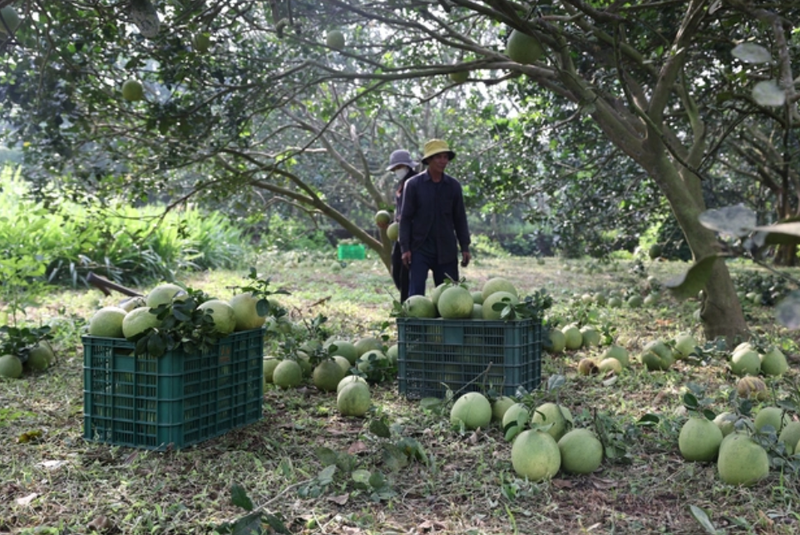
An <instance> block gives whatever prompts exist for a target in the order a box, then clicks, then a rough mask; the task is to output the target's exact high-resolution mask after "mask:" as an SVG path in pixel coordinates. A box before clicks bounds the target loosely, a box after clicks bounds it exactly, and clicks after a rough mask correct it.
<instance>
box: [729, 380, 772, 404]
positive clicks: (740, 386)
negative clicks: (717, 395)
mask: <svg viewBox="0 0 800 535" xmlns="http://www.w3.org/2000/svg"><path fill="white" fill-rule="evenodd" d="M736 393H737V394H739V397H740V398H744V399H750V398H753V399H756V400H758V401H765V400H766V399H768V398H769V390H767V384H766V383H765V382H764V381H762V380H761V379H760V378H758V377H752V376H750V375H746V376H744V377H742V378H741V379H739V380H738V381H737V382H736Z"/></svg>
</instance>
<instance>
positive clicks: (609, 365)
mask: <svg viewBox="0 0 800 535" xmlns="http://www.w3.org/2000/svg"><path fill="white" fill-rule="evenodd" d="M597 369H598V370H599V371H600V373H608V372H614V373H617V374H619V373H622V363H621V362H620V361H618V360H617V359H612V358H607V359H603V360H601V361H600V362H598V363H597Z"/></svg>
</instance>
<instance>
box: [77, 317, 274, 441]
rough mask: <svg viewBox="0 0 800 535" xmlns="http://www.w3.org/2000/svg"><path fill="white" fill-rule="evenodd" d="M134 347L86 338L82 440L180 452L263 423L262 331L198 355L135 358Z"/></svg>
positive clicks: (221, 342)
mask: <svg viewBox="0 0 800 535" xmlns="http://www.w3.org/2000/svg"><path fill="white" fill-rule="evenodd" d="M133 350H134V344H133V343H132V342H128V341H126V340H122V339H117V338H99V337H94V336H84V337H83V405H84V406H83V412H84V416H83V424H84V428H83V436H84V438H85V439H87V440H90V441H95V442H104V443H108V444H114V445H118V446H132V447H135V448H144V449H151V450H166V449H170V448H171V449H180V448H184V447H187V446H190V445H192V444H197V443H199V442H202V441H204V440H207V439H209V438H213V437H216V436H219V435H222V434H224V433H226V432H228V431H230V430H232V429H235V428H237V427H242V426H244V425H246V424H249V423H252V422H255V421H258V420H260V419H261V417H262V401H263V395H264V375H263V374H264V372H263V363H262V362H263V353H264V329H254V330H250V331H242V332H237V333H233V334H231V335H229V336H227V337H225V338H222V339H220V340H219V341H218V342H217V343H216V344H215V345H214V346H213V347H212V348H210V349H209V350H207V351H205V352H203V353H201V354H191V355H190V354H186V353H184V352H183V351H182V350H180V349H179V350H177V351H170V352H168V353H167V354H165V355H164V356H162V357H152V356H150V355H147V354H145V355H139V356H134V353H133Z"/></svg>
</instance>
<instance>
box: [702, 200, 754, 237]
mask: <svg viewBox="0 0 800 535" xmlns="http://www.w3.org/2000/svg"><path fill="white" fill-rule="evenodd" d="M698 220H699V221H700V224H701V225H703V226H704V227H706V228H708V229H711V230H714V231H716V232H719V233H720V234H726V235H729V236H734V237H736V238H742V237H744V236H747V235H748V234H750V232H752V230H753V228H754V227H755V226H756V213H755V212H754V211H753V210H751V209H750V208H747V207H746V206H744V205H743V204H737V205H734V206H726V207H724V208H718V209H713V210H706V211H705V212H703V213H702V214H700V216H699V217H698Z"/></svg>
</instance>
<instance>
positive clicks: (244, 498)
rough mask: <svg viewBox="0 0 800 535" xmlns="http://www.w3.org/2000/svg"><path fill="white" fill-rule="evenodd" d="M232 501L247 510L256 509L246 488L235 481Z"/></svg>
mask: <svg viewBox="0 0 800 535" xmlns="http://www.w3.org/2000/svg"><path fill="white" fill-rule="evenodd" d="M231 503H232V504H233V505H236V506H237V507H241V508H242V509H244V510H245V511H252V510H253V509H254V506H253V501H252V500H251V499H250V497H249V496H248V495H247V492H246V491H245V490H244V488H243V487H242V486H241V485H239V484H236V483H234V484H233V485H231Z"/></svg>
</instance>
